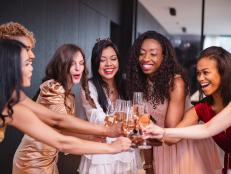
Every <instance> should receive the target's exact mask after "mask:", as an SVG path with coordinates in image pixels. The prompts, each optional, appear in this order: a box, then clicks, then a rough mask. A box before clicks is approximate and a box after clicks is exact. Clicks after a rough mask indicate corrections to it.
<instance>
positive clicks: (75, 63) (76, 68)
mask: <svg viewBox="0 0 231 174" xmlns="http://www.w3.org/2000/svg"><path fill="white" fill-rule="evenodd" d="M83 70H84V58H83V55H82V54H81V52H80V51H77V52H76V53H75V54H74V56H73V59H72V63H71V67H70V76H71V80H72V83H73V84H77V83H79V82H80V80H81V77H82V74H83Z"/></svg>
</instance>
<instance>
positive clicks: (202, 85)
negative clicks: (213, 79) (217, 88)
mask: <svg viewBox="0 0 231 174" xmlns="http://www.w3.org/2000/svg"><path fill="white" fill-rule="evenodd" d="M209 85H210V83H202V84H201V88H202V89H205V88H207V87H208V86H209Z"/></svg>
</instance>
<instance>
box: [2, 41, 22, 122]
mask: <svg viewBox="0 0 231 174" xmlns="http://www.w3.org/2000/svg"><path fill="white" fill-rule="evenodd" d="M22 48H26V47H25V45H23V44H22V43H21V42H18V41H15V40H0V117H1V119H2V121H3V125H4V123H5V117H6V116H9V117H11V116H12V115H13V106H14V105H15V104H17V103H18V102H19V100H20V90H21V89H22V70H21V50H22ZM5 107H7V112H8V113H7V115H3V114H2V112H3V110H4V108H5ZM3 125H0V126H3Z"/></svg>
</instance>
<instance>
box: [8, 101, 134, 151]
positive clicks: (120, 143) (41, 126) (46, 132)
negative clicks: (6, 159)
mask: <svg viewBox="0 0 231 174" xmlns="http://www.w3.org/2000/svg"><path fill="white" fill-rule="evenodd" d="M13 111H14V114H13V119H10V120H9V118H8V120H7V122H8V124H10V125H12V126H14V127H16V128H18V129H19V130H21V131H23V132H24V133H26V134H28V135H29V136H31V137H33V138H35V139H37V140H39V141H41V142H43V143H45V144H48V145H50V146H53V147H55V148H57V149H59V150H60V151H63V152H67V153H72V154H92V153H117V152H121V151H123V150H126V149H128V148H129V146H130V140H128V139H126V138H120V139H118V140H117V141H116V142H114V143H112V144H111V145H108V144H103V143H97V142H91V141H86V140H82V139H79V138H74V137H71V136H64V135H62V134H60V133H58V132H57V131H55V130H54V129H52V128H51V127H49V126H47V125H46V124H45V123H43V122H42V121H40V120H39V119H38V118H37V117H36V115H35V114H34V113H33V112H32V111H31V110H30V109H28V108H27V107H25V106H24V105H22V104H16V105H15V106H14V107H13Z"/></svg>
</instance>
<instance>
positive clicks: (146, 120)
mask: <svg viewBox="0 0 231 174" xmlns="http://www.w3.org/2000/svg"><path fill="white" fill-rule="evenodd" d="M147 104H148V103H147V102H144V103H143V106H144V110H143V113H140V115H139V126H140V128H141V127H146V126H148V125H149V124H150V122H151V119H150V117H151V116H150V114H149V113H148V105H147ZM140 133H141V134H143V132H142V130H141V129H140ZM138 147H139V149H151V148H152V146H150V145H147V141H146V140H144V141H143V143H142V144H141V145H139V146H138Z"/></svg>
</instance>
